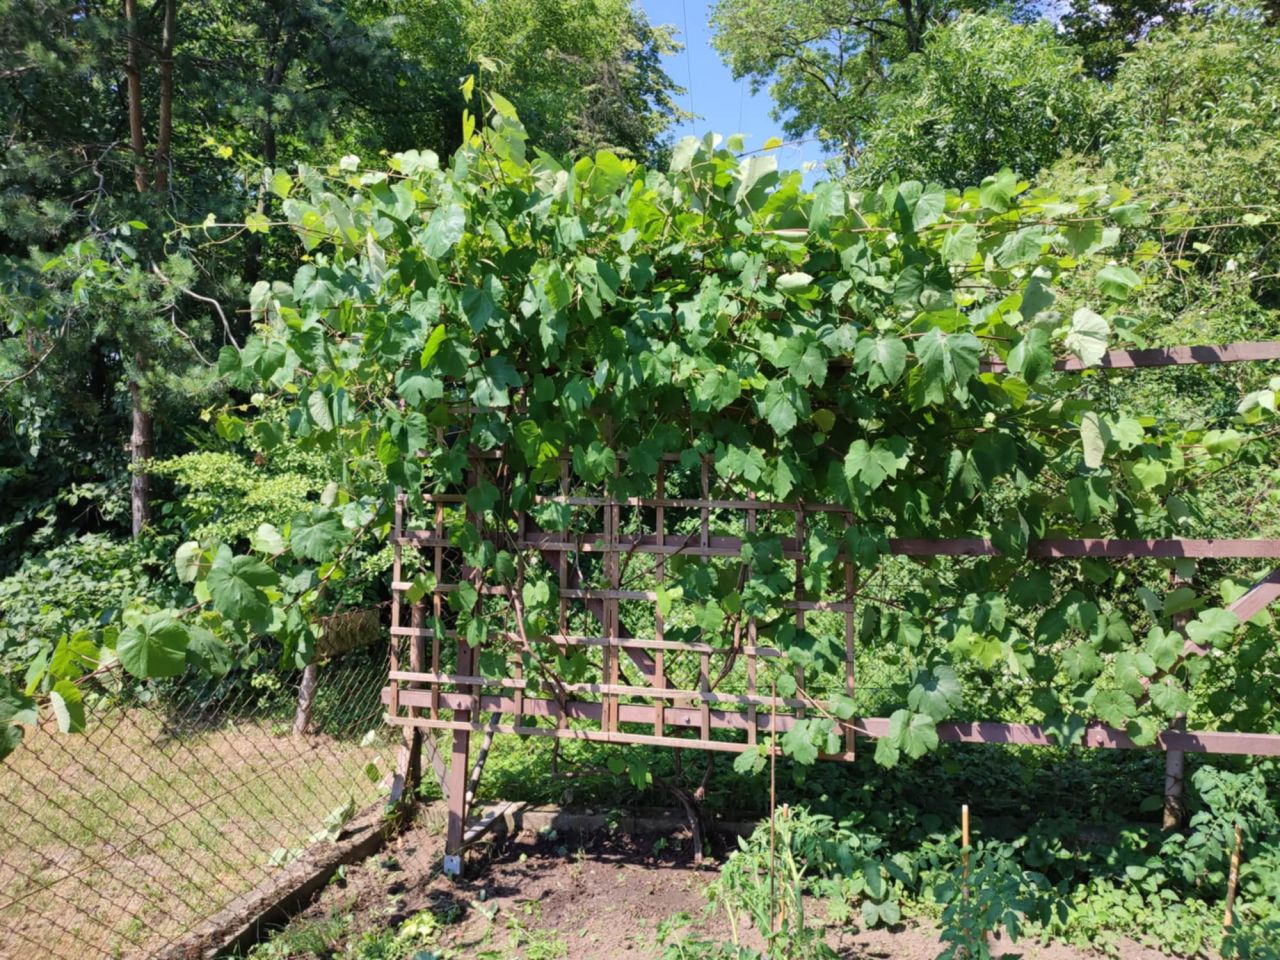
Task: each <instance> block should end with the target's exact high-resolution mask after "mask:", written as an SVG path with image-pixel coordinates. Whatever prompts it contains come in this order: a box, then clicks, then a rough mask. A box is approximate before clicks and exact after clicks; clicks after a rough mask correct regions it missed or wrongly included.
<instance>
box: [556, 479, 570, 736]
mask: <svg viewBox="0 0 1280 960" xmlns="http://www.w3.org/2000/svg"><path fill="white" fill-rule="evenodd" d="M568 495H569V461H568V460H567V459H562V460H561V461H560V496H562V497H567V496H568ZM570 534H572V529H570ZM556 569H557V574H558V576H559V578H560V617H559V621H558V622H559V625H560V634H561V636H564V635H565V634H567V633H568V632H569V601H568V600H566V599H565V597H564V593H565V591H566V590H568V589H569V553H568V551H567V550H561V551H560V553H559V554H558V555H557V557H556ZM560 654H561V656H565V657H567V656H568V655H569V648H568V646H567V645H565V644H561V645H560ZM565 721H566V717H565V715H564V711H563V710H557V711H556V729H558V730H562V729H564V726H565Z"/></svg>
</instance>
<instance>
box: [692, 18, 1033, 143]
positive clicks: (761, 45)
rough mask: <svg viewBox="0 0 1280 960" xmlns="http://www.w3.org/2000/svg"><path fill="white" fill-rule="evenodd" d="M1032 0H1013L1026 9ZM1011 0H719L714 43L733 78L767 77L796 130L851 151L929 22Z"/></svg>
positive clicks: (757, 85)
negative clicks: (798, 0)
mask: <svg viewBox="0 0 1280 960" xmlns="http://www.w3.org/2000/svg"><path fill="white" fill-rule="evenodd" d="M1029 7H1030V4H1026V5H1023V4H1022V3H1015V4H1013V5H1012V13H1013V14H1014V15H1016V16H1019V17H1021V16H1022V14H1023V12H1024V11H1025V10H1026V9H1029ZM972 8H977V9H995V8H998V9H1002V10H1007V9H1010V5H1009V4H1004V3H1001V4H996V3H989V4H988V3H982V2H979V3H977V4H974V5H971V4H967V3H957V2H954V0H894V2H892V3H874V2H869V0H814V2H810V3H794V2H791V0H717V3H716V5H715V7H714V8H713V10H712V14H711V25H712V28H713V30H714V38H713V43H714V44H715V47H716V49H717V50H719V51H720V55H721V56H722V57H723V58H724V59H725V62H726V63H728V65H729V67H730V69H731V70H732V71H733V75H734V76H735V77H747V78H749V79H750V80H751V85H752V89H753V90H755V91H758V90H762V89H764V88H765V87H766V86H767V87H768V88H769V92H770V94H771V95H772V97H773V101H774V105H775V110H774V115H775V116H776V117H777V118H778V119H780V120H782V122H783V127H784V129H785V130H786V131H787V133H788V134H789V135H790V136H793V137H803V136H806V135H808V134H810V133H816V134H817V135H818V136H819V137H820V138H821V139H822V140H823V141H824V142H825V143H827V144H828V146H830V147H832V148H835V149H839V150H841V151H842V152H844V153H845V154H846V155H852V154H853V153H854V152H855V151H856V149H857V147H858V145H859V143H860V141H861V139H862V136H863V130H864V128H865V126H866V125H867V124H868V123H871V122H874V120H875V119H876V116H877V113H878V110H879V107H878V106H877V103H878V100H879V96H880V94H881V92H882V91H883V89H884V87H885V85H886V84H887V83H888V81H889V79H890V74H891V68H892V66H893V65H894V64H895V63H899V62H901V61H902V60H904V59H905V58H907V57H908V56H910V55H911V54H916V53H920V52H921V51H922V50H924V46H925V39H926V37H927V36H928V33H929V31H930V30H932V29H933V28H934V27H935V26H936V25H938V24H940V23H945V22H946V21H948V20H950V19H952V18H953V17H954V16H955V15H956V14H957V13H958V12H960V11H961V10H964V9H972Z"/></svg>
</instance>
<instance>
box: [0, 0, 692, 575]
mask: <svg viewBox="0 0 1280 960" xmlns="http://www.w3.org/2000/svg"><path fill="white" fill-rule="evenodd" d="M670 42H671V41H670V35H669V33H668V32H666V31H664V30H661V29H658V28H654V27H651V26H650V25H649V24H648V23H647V22H646V21H645V20H644V19H643V17H642V16H641V15H640V14H639V13H637V12H635V11H634V10H633V9H632V8H631V7H630V5H629V4H627V3H625V2H622V0H610V2H607V3H595V2H586V0H563V2H558V3H535V2H531V0H530V2H524V3H517V4H499V3H480V4H476V3H468V2H461V0H399V2H397V3H396V4H394V5H388V4H386V3H381V2H377V3H374V2H367V3H366V2H363V0H268V2H265V3H257V2H247V0H209V2H207V3H200V4H183V5H176V4H175V3H174V2H171V0H160V2H158V3H152V4H142V3H137V2H136V0H128V2H127V3H125V2H124V0H110V2H106V0H86V2H82V3H78V4H74V5H70V6H68V5H66V4H59V3H56V2H54V0H0V46H2V47H3V49H4V50H5V51H6V59H5V61H4V63H3V65H0V108H3V110H4V112H5V126H4V128H3V141H4V149H5V162H4V164H2V165H0V303H2V304H3V307H4V308H5V321H6V323H5V328H4V332H3V339H0V409H3V411H4V413H5V415H6V416H5V420H4V424H3V426H4V430H3V433H0V468H2V472H0V484H2V485H3V487H2V488H0V489H3V491H4V494H5V496H6V498H7V502H8V503H9V504H12V505H13V513H12V516H11V518H10V522H9V523H7V524H6V525H5V526H4V527H3V528H0V538H12V539H11V540H4V541H3V542H5V544H6V546H7V545H8V544H10V543H12V544H14V545H15V549H14V550H8V549H6V550H4V551H0V552H3V553H4V554H5V557H4V559H3V560H0V568H2V567H4V566H6V565H7V563H8V561H9V559H10V557H12V559H13V562H14V563H16V562H17V561H18V559H19V557H18V553H17V550H16V545H17V544H18V543H19V542H22V541H25V540H27V539H28V538H30V537H32V536H33V535H36V534H37V533H38V531H40V530H41V528H48V529H47V530H46V533H47V535H49V536H56V535H57V531H58V530H66V529H71V530H86V529H104V530H106V529H115V528H117V527H118V526H120V525H121V521H122V520H123V519H124V516H125V514H123V513H122V512H121V511H120V509H119V506H120V504H119V502H118V498H119V497H121V496H124V495H125V494H126V491H127V490H128V488H129V487H132V488H133V489H132V497H131V499H132V501H133V504H134V505H136V506H137V510H136V511H135V512H136V514H137V516H136V517H135V518H134V520H133V521H132V522H131V523H130V526H131V527H132V528H134V529H141V527H142V526H144V525H145V523H146V519H147V515H146V504H147V503H148V502H149V499H150V496H149V490H148V478H147V474H146V473H145V472H144V471H142V470H140V469H137V465H138V464H140V463H142V462H145V461H146V460H148V459H149V458H150V457H151V456H153V455H154V456H164V455H167V454H172V453H176V452H180V451H182V450H184V449H185V448H186V445H187V443H188V440H187V439H186V431H187V428H188V427H189V426H190V425H192V424H194V423H197V422H198V420H197V419H196V417H197V414H198V412H199V410H200V409H201V408H202V407H204V406H207V405H208V404H209V403H210V402H212V401H213V400H214V399H215V398H216V397H217V396H218V395H219V394H220V392H221V391H223V390H224V389H225V384H223V383H222V382H221V381H219V379H218V378H217V374H216V370H215V369H214V368H213V360H214V358H216V356H217V353H218V350H219V348H220V347H222V346H228V347H231V348H232V349H234V345H236V344H240V343H243V342H244V340H245V338H246V336H247V335H248V333H249V332H250V331H251V329H252V326H253V321H254V317H253V313H252V311H251V310H250V309H249V303H248V299H249V291H250V290H251V289H252V288H253V286H254V284H255V283H256V282H257V280H258V279H259V278H260V277H262V276H264V275H279V274H280V273H281V272H288V271H290V270H292V268H293V266H295V265H296V257H297V250H296V248H295V247H294V246H293V245H292V244H291V243H287V242H282V241H280V240H279V239H278V238H277V236H276V234H274V233H271V232H268V231H267V230H266V229H265V227H264V226H263V224H264V223H266V222H269V221H270V220H271V219H273V218H275V217H278V216H279V210H280V202H281V199H282V198H281V197H280V196H278V195H277V193H275V192H273V190H272V180H273V176H274V174H275V173H276V172H282V171H283V170H284V169H289V168H292V167H294V166H295V165H296V164H298V163H314V162H318V161H321V160H323V161H325V162H328V161H330V160H331V159H332V158H335V157H341V156H343V155H347V154H353V155H357V156H364V157H367V158H371V157H374V156H377V155H378V154H379V153H380V152H381V151H384V150H387V151H391V150H402V149H424V150H435V151H437V152H438V153H440V154H445V153H447V152H449V151H451V150H453V149H454V148H456V146H457V145H458V143H459V142H460V139H461V126H462V124H461V115H462V101H461V97H460V96H459V93H458V82H459V79H460V78H461V77H462V76H464V75H467V74H469V73H471V74H474V73H475V72H476V71H477V70H478V63H479V61H478V60H477V57H478V56H480V55H481V54H483V53H485V52H486V51H487V53H488V57H490V58H492V59H489V60H486V61H485V62H486V63H488V64H489V65H491V66H492V71H490V72H493V73H496V74H500V75H502V76H509V77H510V78H511V79H512V82H513V84H515V85H518V86H519V88H520V91H521V97H522V99H523V100H524V101H525V102H526V103H527V106H528V109H529V111H530V113H531V114H534V115H536V116H538V117H539V119H540V122H541V124H542V125H543V129H545V131H546V135H547V140H548V142H554V143H555V144H556V145H557V148H563V149H566V150H567V149H584V150H588V149H589V150H594V149H596V148H597V147H599V146H603V145H615V146H617V147H618V148H619V149H623V150H626V151H629V152H634V153H642V154H646V155H648V154H653V153H656V152H659V151H660V150H661V149H662V143H663V133H664V131H665V129H666V127H667V125H668V124H669V122H670V121H671V119H672V118H673V117H674V116H675V115H676V113H677V110H676V108H675V106H674V103H673V102H672V100H671V95H672V94H673V93H674V92H675V91H676V89H677V88H675V87H674V85H673V84H672V83H671V81H670V80H669V79H668V78H667V77H666V76H665V74H663V73H662V71H661V66H660V56H661V52H662V51H663V50H665V49H667V45H668V44H670ZM473 50H474V52H473ZM553 134H554V138H558V139H554V138H553ZM264 166H265V167H266V175H265V176H264V175H263V168H264ZM282 175H283V173H282ZM250 213H252V214H254V215H255V216H254V217H253V218H252V222H251V223H250V225H249V226H248V227H247V228H245V229H243V230H241V231H240V232H238V233H236V234H233V235H230V236H219V237H218V238H217V240H216V242H214V241H212V240H211V238H210V237H209V236H207V235H201V234H199V233H185V234H184V233H177V232H174V228H175V227H176V226H178V225H181V224H192V223H200V222H203V221H205V220H206V218H208V217H210V216H212V218H213V221H214V222H243V221H245V220H246V217H247V215H248V214H250ZM131 224H132V225H131ZM138 225H142V226H145V227H147V228H149V229H142V227H140V226H138ZM85 241H87V242H85ZM51 261H52V262H53V263H54V264H55V265H54V267H53V268H52V269H46V265H47V264H49V263H50V262H51ZM95 261H97V262H95ZM104 264H105V265H107V266H109V267H111V268H112V270H115V271H117V273H116V275H115V276H111V275H109V274H108V272H105V271H104V269H103V265H104ZM126 290H127V291H128V295H127V296H124V295H121V294H122V292H123V291H126ZM131 435H132V437H133V439H132V440H130V437H131ZM129 445H131V449H132V450H133V456H132V460H133V466H134V469H133V471H132V472H130V458H129V457H128V456H127V455H126V452H127V450H128V449H130V446H129ZM68 491H75V492H74V493H71V492H68ZM90 491H92V494H91V493H90ZM72 500H74V502H72ZM86 503H91V504H92V506H91V507H89V508H87V509H86Z"/></svg>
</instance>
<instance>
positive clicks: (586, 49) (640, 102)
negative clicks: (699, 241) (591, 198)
mask: <svg viewBox="0 0 1280 960" xmlns="http://www.w3.org/2000/svg"><path fill="white" fill-rule="evenodd" d="M364 6H365V7H367V8H368V9H369V10H370V11H377V12H378V15H385V11H386V5H385V4H382V3H366V4H364ZM392 10H393V12H394V15H395V17H396V20H395V23H396V26H395V28H394V29H393V30H392V32H391V35H390V36H391V41H392V42H393V43H394V44H395V45H396V47H397V49H399V50H400V51H401V52H402V53H403V54H404V56H405V57H406V58H407V59H408V60H409V61H410V62H412V63H413V64H415V65H416V66H415V69H417V70H418V71H420V72H421V74H422V76H423V77H424V78H427V77H429V78H430V79H429V81H427V82H425V83H424V86H425V88H426V89H428V90H430V94H431V95H430V99H429V101H428V102H430V103H431V105H432V113H433V115H434V116H435V118H436V122H437V123H438V124H439V126H440V130H441V133H440V135H438V136H436V137H435V138H434V139H432V140H429V141H423V140H421V139H419V140H418V141H417V142H408V141H406V140H405V139H404V137H403V136H402V135H401V136H396V135H394V134H392V135H388V136H384V137H383V138H382V143H383V145H384V146H386V147H388V148H390V149H409V148H411V147H414V146H421V145H422V143H424V142H429V143H431V144H432V145H433V146H436V147H437V149H438V150H439V151H440V152H442V153H443V152H448V151H452V150H454V149H456V148H457V147H458V146H459V145H460V143H461V139H460V136H459V131H460V130H461V122H460V121H461V116H462V110H463V106H464V104H463V100H462V97H461V95H460V94H459V92H458V80H459V78H461V77H463V76H466V75H468V74H474V73H475V72H476V71H477V69H479V67H480V65H481V64H483V65H484V66H485V68H486V69H487V71H488V72H489V73H490V74H491V76H489V77H487V78H486V82H487V83H491V84H495V85H497V86H499V87H500V88H501V89H503V90H507V91H509V92H510V96H511V99H512V102H513V103H514V104H515V105H516V107H517V108H518V109H519V110H520V112H521V115H522V116H523V117H525V118H526V122H527V123H528V125H529V129H530V132H531V135H532V136H533V137H534V138H535V139H536V142H538V143H539V144H540V145H541V146H542V148H543V149H546V150H549V151H553V152H557V153H565V154H569V153H589V152H594V151H595V150H597V149H602V148H603V149H613V150H618V151H620V152H623V153H626V154H630V155H635V156H640V157H645V158H651V157H656V156H658V155H660V154H661V152H662V150H663V148H664V135H665V133H666V131H667V130H668V128H669V127H670V126H671V124H672V123H673V122H674V121H675V120H676V119H678V118H679V117H680V116H681V112H680V109H679V107H678V106H677V105H676V103H675V97H676V96H678V95H679V94H680V93H682V92H683V91H682V89H681V88H680V87H679V86H677V85H676V84H675V82H674V81H672V79H671V78H670V77H669V76H667V75H666V73H664V72H663V70H662V65H661V60H662V57H663V55H665V54H667V53H671V52H674V51H675V50H677V49H679V46H678V44H676V42H675V41H674V39H673V35H672V32H671V30H670V28H667V27H662V26H654V25H652V24H650V23H649V22H648V20H647V19H646V18H645V16H644V14H643V12H641V11H640V10H639V9H637V8H636V7H635V6H634V5H633V4H632V3H631V2H630V0H505V2H497V0H481V2H474V3H473V2H461V0H396V2H395V3H394V4H393V5H392Z"/></svg>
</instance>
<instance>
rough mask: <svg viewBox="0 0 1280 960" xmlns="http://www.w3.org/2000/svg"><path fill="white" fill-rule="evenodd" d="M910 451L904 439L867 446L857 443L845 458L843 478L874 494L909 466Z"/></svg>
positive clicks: (888, 439)
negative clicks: (889, 479) (890, 478)
mask: <svg viewBox="0 0 1280 960" xmlns="http://www.w3.org/2000/svg"><path fill="white" fill-rule="evenodd" d="M910 452H911V448H910V446H909V445H908V443H907V441H906V440H905V439H904V438H903V437H888V438H884V437H882V438H880V439H878V440H876V442H875V443H874V444H868V443H867V441H865V440H855V441H854V442H853V443H852V444H850V446H849V452H848V453H847V454H845V458H844V475H845V478H846V479H847V480H849V482H850V483H857V484H860V485H861V486H862V487H864V488H865V489H867V490H875V489H876V488H877V487H879V486H880V485H881V484H882V483H884V481H885V480H887V479H888V478H889V477H894V476H897V474H898V471H900V470H901V469H902V468H903V467H905V466H906V465H907V461H908V459H909V456H910Z"/></svg>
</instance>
